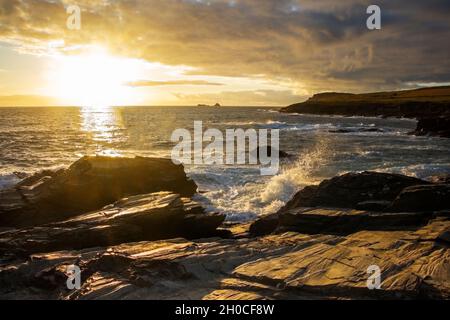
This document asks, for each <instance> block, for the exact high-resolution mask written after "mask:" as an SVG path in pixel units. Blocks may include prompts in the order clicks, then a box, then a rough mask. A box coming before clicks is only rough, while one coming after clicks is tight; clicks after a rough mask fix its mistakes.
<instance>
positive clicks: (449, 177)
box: [428, 173, 450, 184]
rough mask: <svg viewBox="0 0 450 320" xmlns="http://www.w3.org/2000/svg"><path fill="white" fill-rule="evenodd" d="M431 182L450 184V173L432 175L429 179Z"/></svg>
mask: <svg viewBox="0 0 450 320" xmlns="http://www.w3.org/2000/svg"><path fill="white" fill-rule="evenodd" d="M428 181H430V182H431V183H438V184H440V183H443V184H450V173H443V174H439V175H435V176H432V177H430V178H429V179H428Z"/></svg>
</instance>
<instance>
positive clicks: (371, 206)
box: [249, 172, 450, 236]
mask: <svg viewBox="0 0 450 320" xmlns="http://www.w3.org/2000/svg"><path fill="white" fill-rule="evenodd" d="M415 186H417V188H415ZM419 186H420V187H419ZM409 188H411V189H409ZM444 189H445V190H447V188H446V187H443V186H442V185H433V184H431V183H429V182H426V181H423V180H420V179H417V178H413V177H407V176H403V175H398V174H388V173H378V172H362V173H347V174H344V175H341V176H337V177H334V178H332V179H329V180H324V181H323V182H322V183H320V184H319V185H318V186H307V187H305V188H304V189H302V190H300V191H299V192H298V193H297V194H296V195H295V196H294V197H293V198H292V199H291V200H290V201H289V202H288V203H287V204H286V205H285V206H284V207H282V208H281V209H280V210H279V211H278V212H277V213H275V214H271V215H268V216H265V217H262V218H259V219H258V220H256V221H255V222H253V223H252V225H251V226H250V229H249V232H250V234H251V235H252V236H262V235H267V234H270V233H272V232H274V231H275V230H277V229H278V230H295V231H298V232H304V233H323V232H332V233H339V232H343V233H346V232H350V233H351V232H356V231H360V230H373V229H374V228H375V229H377V230H379V229H381V230H383V226H385V227H386V228H390V227H395V226H401V225H402V224H404V225H405V226H410V225H411V224H412V225H421V224H423V223H425V222H426V221H428V220H427V219H428V218H429V217H428V216H427V217H428V218H426V217H425V216H420V215H415V214H412V215H407V214H406V215H390V216H389V215H382V214H380V213H381V212H391V213H392V212H394V213H395V212H421V211H425V212H432V211H436V210H442V209H448V208H450V206H449V205H448V199H444V198H445V197H447V198H450V197H448V194H447V193H446V192H447V191H445V192H444ZM408 190H415V192H417V194H418V196H417V199H411V200H410V199H409V198H410V197H412V198H414V195H413V193H411V191H408ZM425 190H426V191H425ZM419 191H421V192H420V193H419ZM404 192H405V194H403V193H404ZM433 202H434V203H433ZM396 203H397V204H396ZM317 207H320V208H322V209H324V208H327V207H328V208H351V209H357V210H363V211H368V212H373V213H370V214H368V215H361V214H359V215H355V214H354V213H352V214H350V215H349V214H348V212H355V211H348V210H347V213H346V214H341V215H340V216H339V217H337V216H333V217H330V216H328V215H326V214H320V215H317V214H314V215H313V216H311V215H308V214H305V213H304V210H305V208H317ZM425 209H426V210H425ZM322 212H325V211H322ZM341 212H343V211H341ZM377 212H379V213H378V214H377ZM303 223H305V225H304V226H303V225H302V224H303ZM334 224H336V226H335V225H334ZM339 225H343V227H342V230H343V231H339V230H340V229H339V228H340V227H339ZM293 226H299V227H293ZM326 226H328V228H326ZM326 230H328V231H326ZM333 230H334V231H333Z"/></svg>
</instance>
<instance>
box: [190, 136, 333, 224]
mask: <svg viewBox="0 0 450 320" xmlns="http://www.w3.org/2000/svg"><path fill="white" fill-rule="evenodd" d="M329 144H330V141H329V140H328V139H327V138H326V137H322V138H321V139H320V140H318V141H317V142H316V144H315V146H314V147H313V148H312V149H310V151H308V152H306V153H303V154H302V155H301V156H299V157H298V158H297V159H296V161H294V162H292V163H290V164H287V165H286V166H284V167H283V168H282V170H281V172H280V173H279V174H278V175H276V176H273V177H261V176H259V175H258V174H259V173H257V172H251V171H249V169H243V170H239V169H236V168H234V169H228V170H226V174H224V173H225V172H224V171H223V170H221V171H216V172H201V173H200V172H198V170H195V171H196V173H195V174H194V175H191V177H192V178H193V179H194V181H195V182H197V184H199V185H200V187H201V188H204V189H205V190H210V191H208V192H206V193H204V194H202V195H200V196H197V200H198V201H200V202H201V203H202V204H203V205H204V206H205V208H206V209H207V211H210V212H222V213H224V214H226V216H227V218H226V219H227V221H233V222H245V221H251V220H254V219H255V218H256V217H258V216H261V215H266V214H270V213H274V212H276V211H278V210H279V209H280V208H281V207H282V206H283V205H284V204H285V203H286V202H287V201H289V200H290V199H291V198H292V196H293V195H294V194H295V193H296V192H297V191H299V190H300V189H301V188H302V187H304V186H306V185H311V184H317V183H318V182H320V181H321V180H322V179H321V178H319V176H318V175H317V174H316V173H317V172H318V171H320V169H321V168H322V167H323V166H325V165H326V164H327V161H328V159H329V158H330V157H329V156H328V153H329V150H330V148H329ZM210 170H213V169H210ZM249 177H252V179H250V180H249Z"/></svg>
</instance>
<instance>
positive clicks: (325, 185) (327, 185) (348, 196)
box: [281, 172, 428, 211]
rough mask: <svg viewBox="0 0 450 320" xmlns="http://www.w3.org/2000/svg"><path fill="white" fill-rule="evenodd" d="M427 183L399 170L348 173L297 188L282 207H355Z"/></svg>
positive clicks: (388, 198) (394, 195) (391, 198)
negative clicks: (314, 184)
mask: <svg viewBox="0 0 450 320" xmlns="http://www.w3.org/2000/svg"><path fill="white" fill-rule="evenodd" d="M421 184H428V182H425V181H423V180H420V179H417V178H412V177H407V176H403V175H398V174H389V173H379V172H362V173H347V174H344V175H342V176H338V177H334V178H332V179H329V180H324V181H323V182H322V183H320V185H319V186H312V187H306V188H304V189H303V190H301V191H300V192H298V193H297V194H296V195H295V196H294V198H293V199H292V200H291V201H289V202H288V203H287V204H286V206H285V207H284V208H282V209H281V211H285V210H289V209H292V208H297V207H317V206H321V207H336V208H356V207H357V206H358V204H359V205H360V206H361V203H364V202H367V201H371V202H373V201H392V200H394V199H395V198H396V197H397V195H398V194H399V193H400V192H401V191H402V190H403V189H404V188H406V187H409V186H414V185H421Z"/></svg>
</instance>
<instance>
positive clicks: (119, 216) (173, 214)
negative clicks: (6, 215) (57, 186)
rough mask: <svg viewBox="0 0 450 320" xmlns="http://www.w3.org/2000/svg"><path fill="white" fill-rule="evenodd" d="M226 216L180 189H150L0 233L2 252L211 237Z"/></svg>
mask: <svg viewBox="0 0 450 320" xmlns="http://www.w3.org/2000/svg"><path fill="white" fill-rule="evenodd" d="M224 219H225V216H224V215H220V214H207V213H205V212H204V210H203V208H202V207H201V206H200V205H199V204H197V203H195V202H193V201H191V200H189V199H187V198H181V197H180V196H179V195H177V194H173V193H170V192H160V193H152V194H146V195H139V196H133V197H130V198H125V199H122V200H120V201H118V202H116V203H114V204H112V205H109V206H107V207H105V208H103V209H102V210H99V211H95V212H92V213H87V214H84V215H81V216H78V217H76V218H73V219H70V220H66V221H63V222H58V223H53V224H49V225H42V226H39V227H34V228H26V229H20V230H12V231H6V232H3V233H0V253H1V255H2V256H7V255H8V254H18V255H29V254H32V253H37V252H50V251H55V250H69V249H83V248H91V247H99V246H109V245H116V244H121V243H126V242H133V241H142V240H160V239H169V238H175V237H185V238H188V239H189V238H190V239H192V238H201V237H211V236H217V235H219V232H218V231H217V230H216V229H217V227H219V226H220V225H221V224H222V222H223V221H224Z"/></svg>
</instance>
